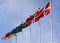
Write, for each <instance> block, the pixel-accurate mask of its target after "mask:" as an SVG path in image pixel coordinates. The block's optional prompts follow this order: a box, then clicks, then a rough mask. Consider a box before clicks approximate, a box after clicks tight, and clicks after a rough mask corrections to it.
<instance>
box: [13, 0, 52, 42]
mask: <svg viewBox="0 0 60 43" xmlns="http://www.w3.org/2000/svg"><path fill="white" fill-rule="evenodd" d="M48 7H49V6H48ZM47 9H49V8H45V7H44V8H42V10H44V15H46V14H45V13H46V12H45V10H47ZM50 12H51V13H50V25H51V43H53V21H52V0H50ZM47 14H49V13H47ZM39 16H40V15H39ZM36 20H37V19H36ZM35 22H37V21H35ZM39 28H40V43H41V23H40V21H39ZM12 35H14V34H12ZM15 36H16V43H17V33H16V35H15ZM22 43H23V30H22ZM30 43H31V25H30Z"/></svg>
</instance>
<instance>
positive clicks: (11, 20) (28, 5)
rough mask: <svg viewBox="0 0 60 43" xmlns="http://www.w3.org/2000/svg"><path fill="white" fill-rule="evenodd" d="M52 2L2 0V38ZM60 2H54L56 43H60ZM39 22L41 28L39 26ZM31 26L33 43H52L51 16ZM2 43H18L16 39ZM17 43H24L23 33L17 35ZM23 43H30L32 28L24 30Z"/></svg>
mask: <svg viewBox="0 0 60 43" xmlns="http://www.w3.org/2000/svg"><path fill="white" fill-rule="evenodd" d="M49 1H50V0H0V38H1V37H3V36H4V35H5V34H6V33H8V32H9V31H11V30H12V29H14V28H15V27H16V26H18V25H19V24H21V23H22V21H24V22H25V20H26V18H28V17H29V16H30V15H33V14H34V13H35V12H36V11H37V10H38V8H42V7H43V6H45V5H46V4H47V3H48V2H49ZM59 8H60V0H52V13H51V14H52V16H53V18H52V19H53V37H54V43H60V19H59V18H60V15H59V14H60V9H59ZM39 22H40V23H41V26H39ZM39 22H36V23H34V24H32V25H31V43H40V42H39V41H40V30H41V41H42V43H51V29H50V15H48V16H45V17H43V18H41V19H40V21H39ZM0 43H16V38H15V37H12V38H10V39H8V40H1V39H0ZM17 43H22V32H20V33H17ZM23 43H30V26H29V27H27V28H25V29H23Z"/></svg>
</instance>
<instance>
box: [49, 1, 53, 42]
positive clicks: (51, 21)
mask: <svg viewBox="0 0 60 43" xmlns="http://www.w3.org/2000/svg"><path fill="white" fill-rule="evenodd" d="M50 7H51V10H50V12H51V14H50V25H51V43H53V19H52V0H50Z"/></svg>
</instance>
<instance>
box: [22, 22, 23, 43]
mask: <svg viewBox="0 0 60 43" xmlns="http://www.w3.org/2000/svg"><path fill="white" fill-rule="evenodd" d="M22 23H23V21H22ZM22 43H23V30H22Z"/></svg>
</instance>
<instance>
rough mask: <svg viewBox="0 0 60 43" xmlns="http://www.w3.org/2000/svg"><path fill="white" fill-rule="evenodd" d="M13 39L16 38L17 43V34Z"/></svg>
mask: <svg viewBox="0 0 60 43" xmlns="http://www.w3.org/2000/svg"><path fill="white" fill-rule="evenodd" d="M15 37H16V43H17V33H16V36H15Z"/></svg>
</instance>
